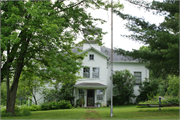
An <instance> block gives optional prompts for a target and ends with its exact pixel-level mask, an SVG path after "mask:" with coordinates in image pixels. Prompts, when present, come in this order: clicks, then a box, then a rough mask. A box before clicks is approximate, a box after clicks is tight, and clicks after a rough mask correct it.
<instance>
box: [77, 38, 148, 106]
mask: <svg viewBox="0 0 180 120" xmlns="http://www.w3.org/2000/svg"><path fill="white" fill-rule="evenodd" d="M80 49H82V50H83V52H82V53H84V52H87V57H85V58H84V60H83V66H86V67H84V68H82V69H81V71H80V75H81V76H82V77H84V78H83V79H79V80H78V81H77V83H76V85H75V99H74V103H75V104H76V100H77V99H79V98H80V97H83V98H84V99H85V107H87V106H95V103H96V102H101V104H102V106H106V105H107V100H108V99H109V98H110V97H111V80H110V76H111V71H110V70H111V64H110V60H111V59H110V57H111V49H110V48H107V47H102V46H98V44H96V43H94V42H93V41H92V42H91V43H89V42H88V43H84V45H83V47H81V48H80ZM73 51H74V52H77V51H76V49H74V50H73ZM79 54H81V53H79ZM125 69H128V70H129V71H130V72H131V73H132V74H134V75H135V78H136V85H135V87H134V94H135V95H138V94H139V92H138V88H139V83H140V81H143V80H145V78H148V77H149V70H148V69H147V68H146V67H145V63H139V62H138V61H135V60H132V59H130V58H128V57H124V56H122V55H117V54H116V53H113V71H116V70H125Z"/></svg>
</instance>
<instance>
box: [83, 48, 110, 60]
mask: <svg viewBox="0 0 180 120" xmlns="http://www.w3.org/2000/svg"><path fill="white" fill-rule="evenodd" d="M89 50H94V51H96V52H97V53H99V54H100V55H102V56H104V57H106V58H109V56H108V55H106V54H104V53H103V52H100V51H99V50H97V49H95V48H93V47H90V48H88V49H86V50H84V51H83V52H80V53H79V54H83V53H85V52H87V51H89Z"/></svg>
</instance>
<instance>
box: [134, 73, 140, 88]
mask: <svg viewBox="0 0 180 120" xmlns="http://www.w3.org/2000/svg"><path fill="white" fill-rule="evenodd" d="M134 77H135V79H136V85H139V84H140V82H141V72H134Z"/></svg>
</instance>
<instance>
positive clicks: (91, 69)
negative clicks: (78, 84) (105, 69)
mask: <svg viewBox="0 0 180 120" xmlns="http://www.w3.org/2000/svg"><path fill="white" fill-rule="evenodd" d="M87 67H89V68H90V78H84V79H100V77H101V76H100V69H101V67H100V66H87ZM93 68H99V78H93V77H92V73H93ZM83 72H84V67H83V68H82V77H84V76H83V74H84V73H83Z"/></svg>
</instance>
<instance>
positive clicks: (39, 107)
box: [29, 104, 41, 111]
mask: <svg viewBox="0 0 180 120" xmlns="http://www.w3.org/2000/svg"><path fill="white" fill-rule="evenodd" d="M29 109H30V111H38V110H41V106H39V105H34V104H33V105H31V106H29Z"/></svg>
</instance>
